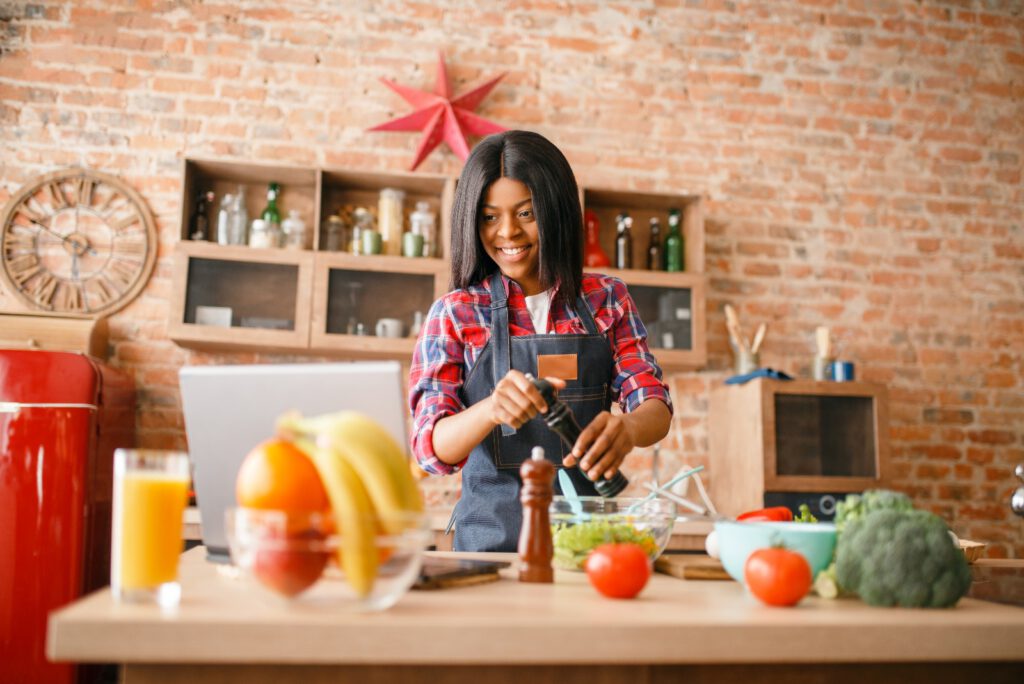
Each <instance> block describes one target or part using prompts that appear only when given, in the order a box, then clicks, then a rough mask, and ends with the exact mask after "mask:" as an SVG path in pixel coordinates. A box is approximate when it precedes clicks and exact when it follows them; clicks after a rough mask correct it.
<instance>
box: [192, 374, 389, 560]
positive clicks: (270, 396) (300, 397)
mask: <svg viewBox="0 0 1024 684" xmlns="http://www.w3.org/2000/svg"><path fill="white" fill-rule="evenodd" d="M179 379H180V382H181V403H182V407H183V409H184V414H185V432H186V434H187V436H188V447H189V454H190V456H191V458H192V467H193V484H194V486H195V492H196V503H197V504H198V506H199V515H200V518H201V521H202V535H203V544H204V545H205V547H206V551H207V555H208V556H209V557H210V559H211V560H215V561H222V562H227V561H228V541H227V533H226V530H225V522H224V513H225V511H226V510H227V509H228V508H229V507H231V506H235V505H236V503H235V478H236V476H237V474H238V469H239V467H240V466H241V464H242V460H243V459H244V458H245V456H246V454H248V453H249V451H250V450H251V449H252V448H253V447H254V446H256V445H257V444H259V443H260V442H262V441H263V440H265V439H269V438H270V437H273V436H274V426H275V423H276V421H277V418H278V416H280V415H281V414H283V413H285V412H287V411H292V410H295V411H299V412H300V413H301V414H303V415H306V416H315V415H320V414H323V413H333V412H335V411H342V410H356V411H361V412H362V413H365V414H367V415H369V416H370V417H372V418H374V419H376V420H377V422H379V423H380V424H381V425H382V426H384V428H386V429H387V430H388V432H390V433H391V435H392V437H394V438H395V441H397V442H398V443H399V444H400V445H401V446H402V447H403V448H404V449H405V450H406V452H408V448H409V447H408V440H407V438H406V422H405V401H404V392H403V388H402V368H401V365H400V364H399V363H398V362H397V361H386V362H372V363H308V364H277V365H258V366H253V365H237V366H185V367H183V368H182V369H181V371H180V373H179Z"/></svg>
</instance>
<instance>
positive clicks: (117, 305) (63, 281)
mask: <svg viewBox="0 0 1024 684" xmlns="http://www.w3.org/2000/svg"><path fill="white" fill-rule="evenodd" d="M156 253H157V236H156V226H155V224H154V222H153V217H152V215H151V214H150V212H149V209H148V208H147V206H146V203H145V201H144V200H143V199H142V196H141V195H139V193H138V192H136V191H135V189H134V188H132V187H131V186H129V185H128V184H127V183H125V182H123V181H121V180H119V179H117V178H115V177H113V176H109V175H107V174H104V173H99V172H97V171H91V170H88V169H64V170H61V171H54V172H52V173H47V174H43V175H41V176H38V177H36V178H34V179H33V180H31V181H30V182H29V183H27V184H26V185H25V186H23V187H22V188H21V189H20V190H18V191H17V192H15V193H14V195H13V196H12V197H11V199H10V201H9V202H8V203H7V206H6V207H4V210H3V213H2V214H0V276H2V278H3V282H4V285H5V286H6V287H7V289H8V290H9V291H10V292H11V293H13V294H14V295H15V296H16V297H17V298H18V299H19V300H20V301H21V303H22V304H24V305H25V306H26V307H27V309H28V311H29V312H31V313H40V314H53V315H61V316H73V317H80V318H94V317H98V316H105V315H108V314H111V313H113V312H115V311H118V310H119V309H121V308H123V307H124V306H125V305H126V304H128V302H130V301H131V300H132V299H134V298H135V297H136V296H137V295H138V294H139V292H141V291H142V288H143V287H144V286H145V284H146V282H147V281H148V280H149V276H150V274H151V273H152V272H153V266H154V265H155V263H156Z"/></svg>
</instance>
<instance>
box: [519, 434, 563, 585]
mask: <svg viewBox="0 0 1024 684" xmlns="http://www.w3.org/2000/svg"><path fill="white" fill-rule="evenodd" d="M519 474H520V475H521V476H522V478H523V489H522V492H521V494H520V496H519V500H520V501H521V502H522V503H523V526H522V529H521V530H520V532H519V581H520V582H546V583H551V582H554V581H555V571H554V570H553V569H552V567H551V558H552V556H553V555H554V547H553V546H552V544H551V521H550V518H549V517H548V506H550V505H551V494H552V485H553V483H554V480H555V466H553V465H552V464H551V463H550V462H548V460H547V459H546V458H544V449H543V448H541V447H533V451H532V452H530V458H529V459H527V460H526V461H525V462H524V463H523V465H522V466H521V467H520V468H519Z"/></svg>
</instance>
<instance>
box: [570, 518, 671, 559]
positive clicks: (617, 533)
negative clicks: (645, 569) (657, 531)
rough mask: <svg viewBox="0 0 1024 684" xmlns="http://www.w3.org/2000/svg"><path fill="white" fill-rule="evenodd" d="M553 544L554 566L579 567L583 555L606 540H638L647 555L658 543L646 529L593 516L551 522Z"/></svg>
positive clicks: (611, 541)
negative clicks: (571, 520)
mask: <svg viewBox="0 0 1024 684" xmlns="http://www.w3.org/2000/svg"><path fill="white" fill-rule="evenodd" d="M551 541H552V543H553V545H554V548H555V557H554V564H555V567H559V568H564V569H567V570H582V569H583V563H584V561H586V559H587V555H588V554H589V553H590V552H591V550H592V549H594V548H595V547H597V546H600V545H601V544H609V543H622V542H631V543H633V544H639V545H640V546H641V547H642V548H643V550H644V552H645V553H646V554H647V555H648V556H649V557H651V558H653V557H654V555H655V554H656V553H657V552H658V543H657V541H656V540H655V539H654V535H653V534H651V533H650V532H647V531H643V530H638V529H637V528H636V527H634V526H633V525H631V524H629V523H627V522H610V521H607V520H593V521H590V522H582V523H575V524H571V523H555V524H554V525H552V526H551Z"/></svg>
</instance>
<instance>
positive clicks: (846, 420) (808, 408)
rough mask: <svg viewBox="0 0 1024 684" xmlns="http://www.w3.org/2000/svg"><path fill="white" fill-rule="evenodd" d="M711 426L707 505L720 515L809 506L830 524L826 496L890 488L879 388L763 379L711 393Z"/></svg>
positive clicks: (884, 401) (883, 395) (884, 402)
mask: <svg viewBox="0 0 1024 684" xmlns="http://www.w3.org/2000/svg"><path fill="white" fill-rule="evenodd" d="M708 419H709V422H708V442H709V444H708V446H709V451H710V457H711V488H710V489H711V500H712V501H713V502H714V504H715V506H716V507H717V508H718V510H719V512H720V513H722V514H725V515H738V514H740V513H742V512H744V511H749V510H752V509H756V508H761V507H762V506H765V505H776V504H779V503H784V504H785V505H790V506H793V504H795V503H808V505H810V506H811V509H812V512H815V507H816V506H817V507H818V508H819V512H821V513H822V514H824V515H825V516H826V517H827V516H829V515H830V511H829V510H827V504H829V500H828V499H825V500H824V501H822V498H823V497H831V499H833V500H834V499H835V498H836V496H837V495H840V494H845V493H849V492H860V491H863V490H865V489H873V488H878V487H884V486H885V484H886V482H888V481H889V478H890V475H889V463H890V461H889V439H888V437H889V435H888V424H889V419H888V393H887V391H886V388H885V386H884V385H876V384H872V383H866V382H830V381H824V382H819V381H814V380H792V381H785V380H768V379H757V380H752V381H750V382H747V383H744V384H742V385H722V386H719V387H716V388H715V389H713V390H712V391H711V405H710V411H709V416H708ZM822 507H824V510H821V509H822ZM815 515H818V512H815ZM819 517H820V516H819Z"/></svg>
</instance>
